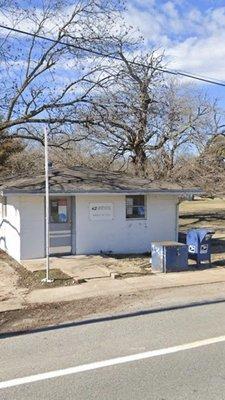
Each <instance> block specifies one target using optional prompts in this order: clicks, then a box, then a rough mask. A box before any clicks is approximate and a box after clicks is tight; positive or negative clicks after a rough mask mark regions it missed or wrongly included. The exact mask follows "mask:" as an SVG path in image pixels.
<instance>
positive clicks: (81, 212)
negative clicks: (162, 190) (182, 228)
mask: <svg viewBox="0 0 225 400" xmlns="http://www.w3.org/2000/svg"><path fill="white" fill-rule="evenodd" d="M177 202H178V199H177V197H175V196H153V195H148V196H147V218H146V219H145V220H131V219H130V220H129V219H128V220H127V219H126V205H125V196H124V195H114V196H84V195H83V196H82V195H78V196H76V253H77V254H91V253H93V254H94V253H99V252H101V251H102V252H108V251H112V252H113V253H144V252H147V251H150V249H151V241H154V240H177V218H176V204H177ZM90 203H113V211H114V215H113V220H108V221H106V220H105V221H98V220H97V221H96V220H95V221H91V219H90V216H89V204H90Z"/></svg>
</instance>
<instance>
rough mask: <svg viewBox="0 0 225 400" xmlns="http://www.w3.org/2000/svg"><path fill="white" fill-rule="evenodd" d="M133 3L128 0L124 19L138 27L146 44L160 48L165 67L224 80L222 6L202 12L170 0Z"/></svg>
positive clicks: (223, 22)
mask: <svg viewBox="0 0 225 400" xmlns="http://www.w3.org/2000/svg"><path fill="white" fill-rule="evenodd" d="M136 4H137V3H132V2H129V6H128V10H127V14H126V18H127V21H128V22H130V23H131V24H132V25H133V26H134V28H136V27H138V28H139V30H140V33H141V34H142V35H143V36H144V38H145V42H146V47H148V46H149V45H151V46H155V47H161V48H162V47H164V49H165V54H166V55H167V56H168V61H169V64H168V66H169V67H171V68H174V69H179V70H183V71H187V72H191V73H196V74H199V75H205V76H206V77H214V78H216V79H218V80H225V68H224V59H225V45H224V43H225V7H217V8H216V7H215V6H214V8H210V9H205V10H204V11H202V10H200V9H198V8H197V5H196V6H195V7H193V6H192V7H190V5H189V6H188V5H187V4H188V3H187V2H184V5H183V7H182V2H181V1H179V2H178V1H174V0H170V1H167V2H166V3H162V2H159V1H157V2H155V4H150V5H149V1H148V0H142V7H141V8H139V7H137V6H136ZM144 5H145V7H144Z"/></svg>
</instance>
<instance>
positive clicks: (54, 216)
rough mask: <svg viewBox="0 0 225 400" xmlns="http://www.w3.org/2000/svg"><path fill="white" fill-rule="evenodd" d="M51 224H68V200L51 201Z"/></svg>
mask: <svg viewBox="0 0 225 400" xmlns="http://www.w3.org/2000/svg"><path fill="white" fill-rule="evenodd" d="M50 222H53V223H66V222H68V205H67V199H51V200H50Z"/></svg>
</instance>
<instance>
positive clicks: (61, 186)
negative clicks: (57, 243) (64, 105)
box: [0, 166, 200, 195]
mask: <svg viewBox="0 0 225 400" xmlns="http://www.w3.org/2000/svg"><path fill="white" fill-rule="evenodd" d="M49 185H50V193H52V194H78V193H152V192H154V193H178V194H182V193H187V194H195V193H199V192H200V190H199V189H197V188H193V187H192V188H191V187H187V186H181V185H179V184H175V183H171V182H165V181H164V182H163V181H151V180H148V179H143V178H137V177H131V176H129V175H126V174H124V173H120V172H111V171H99V170H94V169H92V168H88V167H83V166H76V167H73V168H63V169H60V168H50V170H49ZM44 192H45V174H44V172H43V173H37V175H36V176H17V177H16V176H11V177H7V178H5V179H4V180H2V181H0V193H1V194H2V195H4V194H10V193H14V194H15V193H16V194H22V193H30V194H43V193H44Z"/></svg>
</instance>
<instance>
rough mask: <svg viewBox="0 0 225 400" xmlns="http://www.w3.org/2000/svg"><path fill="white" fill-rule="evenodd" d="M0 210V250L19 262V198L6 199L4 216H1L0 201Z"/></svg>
mask: <svg viewBox="0 0 225 400" xmlns="http://www.w3.org/2000/svg"><path fill="white" fill-rule="evenodd" d="M0 208H1V222H0V248H1V249H2V250H4V251H6V252H7V253H8V254H9V255H10V256H12V257H13V258H15V259H16V260H18V261H19V260H20V256H21V248H20V212H19V209H20V198H19V196H8V197H7V205H6V215H5V216H4V215H3V214H2V200H1V204H0Z"/></svg>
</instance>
